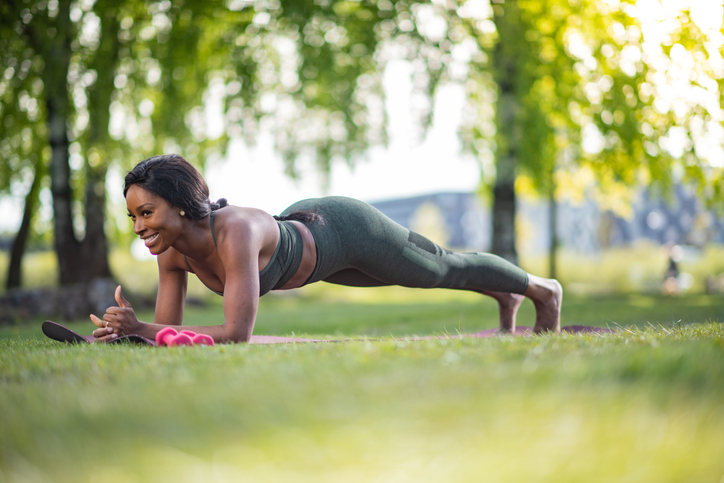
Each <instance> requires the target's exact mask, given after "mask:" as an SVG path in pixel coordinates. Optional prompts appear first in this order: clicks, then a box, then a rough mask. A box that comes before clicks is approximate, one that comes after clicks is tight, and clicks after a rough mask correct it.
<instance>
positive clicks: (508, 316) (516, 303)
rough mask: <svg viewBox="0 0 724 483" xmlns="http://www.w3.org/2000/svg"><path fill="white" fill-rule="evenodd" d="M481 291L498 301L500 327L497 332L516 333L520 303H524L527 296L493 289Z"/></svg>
mask: <svg viewBox="0 0 724 483" xmlns="http://www.w3.org/2000/svg"><path fill="white" fill-rule="evenodd" d="M481 293H483V294H485V295H488V296H490V297H493V298H494V299H495V300H497V301H498V313H499V314H500V327H499V328H498V330H497V331H496V333H500V334H513V333H515V316H516V314H517V313H518V308H519V307H520V304H522V303H523V300H525V297H524V296H523V295H520V294H517V293H506V292H493V291H491V290H483V291H482V292H481Z"/></svg>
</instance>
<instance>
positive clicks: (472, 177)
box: [205, 61, 480, 214]
mask: <svg viewBox="0 0 724 483" xmlns="http://www.w3.org/2000/svg"><path fill="white" fill-rule="evenodd" d="M410 76H411V67H410V65H409V64H408V63H407V62H403V61H393V62H390V64H389V65H388V67H387V69H386V70H385V78H384V80H383V82H384V87H385V91H386V96H387V104H386V109H387V114H388V118H389V126H388V133H389V136H390V142H389V145H388V146H387V147H374V148H371V149H370V151H369V154H368V156H367V157H366V159H364V160H360V161H359V162H358V163H357V164H356V165H355V166H354V167H353V168H350V167H348V166H347V165H346V164H343V163H340V164H336V165H334V167H333V170H332V173H331V182H330V187H329V190H328V191H327V192H326V193H325V192H323V191H322V188H321V183H320V178H319V177H318V175H317V173H316V172H315V170H314V167H313V166H305V165H301V166H300V171H301V173H302V176H301V179H300V180H299V181H293V180H291V179H289V178H288V177H287V176H285V174H284V171H283V165H282V160H281V157H280V156H279V155H278V154H276V153H275V152H274V150H273V142H272V137H271V135H270V133H263V134H262V135H261V136H260V138H259V139H258V144H257V146H256V148H254V149H253V150H251V149H248V148H247V147H246V146H245V145H244V144H243V143H241V142H236V143H233V144H232V146H231V148H230V149H229V152H228V156H227V157H226V159H225V160H224V161H223V163H219V164H216V165H210V166H207V169H206V172H205V177H206V181H207V182H208V184H209V189H210V191H211V198H212V199H216V198H221V197H224V198H226V199H227V200H228V201H229V203H231V204H234V205H241V206H252V207H255V208H260V209H263V210H265V211H267V212H269V213H272V214H277V213H279V212H281V211H282V210H283V209H284V208H286V207H287V206H289V205H290V204H292V203H294V202H295V201H298V200H301V199H305V198H311V197H317V196H323V195H325V194H329V195H340V196H350V197H353V198H358V199H362V200H365V201H378V200H383V199H392V198H400V197H407V196H413V195H418V194H427V193H436V192H441V191H464V192H470V191H473V190H475V189H476V188H477V186H478V184H479V182H480V165H479V164H478V162H477V161H476V160H475V159H474V158H473V157H471V156H470V155H463V154H462V152H461V146H460V140H459V138H458V134H457V131H458V128H459V125H460V116H461V112H462V109H463V104H464V92H463V89H462V87H461V86H458V85H448V86H445V87H441V88H440V89H439V91H438V93H437V95H436V99H435V104H434V115H433V124H432V126H431V129H429V131H428V132H427V135H426V136H425V137H424V139H420V137H419V135H418V134H417V131H416V129H415V126H414V121H413V118H412V115H411V106H410V93H411V92H412V81H411V77H410Z"/></svg>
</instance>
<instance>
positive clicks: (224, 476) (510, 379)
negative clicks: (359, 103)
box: [0, 289, 724, 483]
mask: <svg viewBox="0 0 724 483" xmlns="http://www.w3.org/2000/svg"><path fill="white" fill-rule="evenodd" d="M419 292H420V291H417V293H418V294H419ZM340 293H342V292H340ZM343 293H344V294H346V295H345V296H344V297H346V298H344V297H343V298H340V297H332V298H331V299H324V298H323V297H322V295H320V294H319V293H316V292H309V293H308V294H306V295H305V296H304V297H269V298H267V297H265V298H264V299H263V302H264V303H263V305H262V309H261V314H260V317H259V320H258V323H257V329H256V331H255V333H259V334H275V335H291V334H296V335H311V336H327V337H332V338H336V339H340V338H345V337H354V338H358V339H359V338H363V339H364V338H367V339H368V340H357V341H351V342H343V343H317V344H284V345H274V346H248V345H226V346H216V347H213V348H207V347H196V348H177V349H166V348H164V349H158V348H147V347H119V346H105V345H98V346H70V345H61V344H59V343H55V342H53V341H48V340H45V339H43V337H42V334H40V332H39V324H35V325H34V326H31V327H14V328H13V327H6V328H2V329H0V412H2V420H1V422H0V481H13V482H14V481H60V482H63V481H74V482H75V481H153V482H156V481H174V482H175V481H261V482H266V481H279V482H287V481H294V482H296V481H301V482H306V481H309V482H339V481H343V482H370V481H385V482H386V481H390V482H407V481H415V482H420V481H422V482H428V481H429V482H467V481H470V482H478V481H506V482H507V481H536V482H538V481H540V482H547V481H551V482H553V481H555V482H561V481H563V482H565V481H593V482H597V481H651V482H667V481H671V482H681V481H692V482H706V481H711V482H717V483H719V482H720V481H721V479H722V477H724V459H723V458H722V457H721V455H722V454H724V438H723V437H722V434H724V326H723V325H722V324H721V323H719V321H721V320H724V301H722V300H721V298H720V297H713V296H703V295H689V296H682V297H674V298H665V297H660V296H644V295H639V296H625V295H617V296H613V295H612V296H606V297H581V296H568V297H567V298H566V300H565V305H564V313H563V320H564V324H586V325H597V326H604V327H605V326H611V327H616V326H621V327H622V328H621V329H619V330H618V332H617V333H615V334H613V335H605V336H601V335H589V336H566V335H561V336H542V337H534V338H527V339H521V338H518V339H513V338H500V339H460V340H454V339H439V340H425V341H410V340H405V339H404V337H405V336H411V335H427V334H436V333H437V334H440V333H456V332H457V331H461V332H469V331H474V330H480V329H484V328H488V327H493V326H495V325H496V314H495V306H494V304H492V303H490V302H488V301H486V300H482V299H480V298H479V297H470V296H468V295H467V294H457V293H448V294H445V292H443V291H436V292H429V293H425V297H424V299H423V300H420V299H419V298H417V299H416V298H415V297H418V296H419V295H417V296H416V295H414V294H412V293H411V292H408V291H404V290H401V289H400V290H398V289H391V290H385V291H381V292H375V291H374V290H373V291H363V292H357V291H355V290H349V291H345V292H343ZM440 293H442V294H440ZM151 316H152V315H151V314H148V313H142V314H141V317H142V318H146V319H148V318H150V317H151ZM531 317H532V307H531V306H530V305H529V304H526V305H524V307H523V308H522V309H521V314H520V321H519V323H520V324H521V325H525V321H526V320H531ZM220 318H221V308H220V305H218V303H215V304H212V305H210V306H208V307H205V308H200V307H191V308H189V310H188V312H187V317H186V319H187V323H194V324H195V323H214V321H218V320H220ZM527 325H530V323H528V324H527ZM72 326H73V327H74V328H75V329H77V330H79V331H81V332H87V331H88V330H90V329H91V327H92V326H91V325H90V323H89V322H77V323H74V324H72ZM392 336H394V337H395V338H396V340H393V339H392ZM372 339H375V340H372Z"/></svg>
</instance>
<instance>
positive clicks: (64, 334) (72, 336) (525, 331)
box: [42, 320, 613, 346]
mask: <svg viewBox="0 0 724 483" xmlns="http://www.w3.org/2000/svg"><path fill="white" fill-rule="evenodd" d="M42 330H43V334H45V335H46V336H47V337H49V338H51V339H53V340H57V341H59V342H66V343H71V344H72V343H76V344H91V343H93V342H95V340H96V338H95V337H93V336H92V335H80V334H78V333H77V332H75V331H73V330H71V329H69V328H67V327H65V326H63V325H61V324H59V323H57V322H53V321H52V320H46V321H45V322H43V325H42ZM561 332H567V333H569V334H581V333H583V334H587V333H598V334H611V333H613V330H611V329H603V328H600V327H588V326H585V325H568V326H566V327H561ZM511 335H514V336H516V337H531V336H533V328H532V327H525V326H521V327H516V329H515V333H514V334H511ZM499 336H500V335H499V333H498V332H497V329H487V330H482V331H480V332H474V333H472V334H458V335H430V336H425V337H404V338H402V339H401V340H430V339H461V338H463V337H479V338H483V339H484V338H488V337H499ZM347 340H349V341H353V340H360V339H347ZM364 340H374V339H364ZM290 342H344V340H325V339H300V338H296V337H280V336H276V335H252V336H251V340H250V341H249V343H250V344H286V343H290ZM108 343H109V344H139V345H148V346H155V345H156V341H155V340H152V339H147V338H146V337H142V336H140V335H137V334H129V335H124V336H121V337H118V338H117V339H114V340H112V341H110V342H108Z"/></svg>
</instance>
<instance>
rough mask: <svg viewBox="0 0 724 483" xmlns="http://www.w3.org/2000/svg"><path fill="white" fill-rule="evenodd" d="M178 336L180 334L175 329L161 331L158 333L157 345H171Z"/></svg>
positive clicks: (168, 328)
mask: <svg viewBox="0 0 724 483" xmlns="http://www.w3.org/2000/svg"><path fill="white" fill-rule="evenodd" d="M177 335H178V332H176V329H174V328H173V327H166V328H164V329H161V330H159V331H158V332H157V333H156V344H158V345H169V344H170V342H171V339H173V338H174V337H176V336H177Z"/></svg>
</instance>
